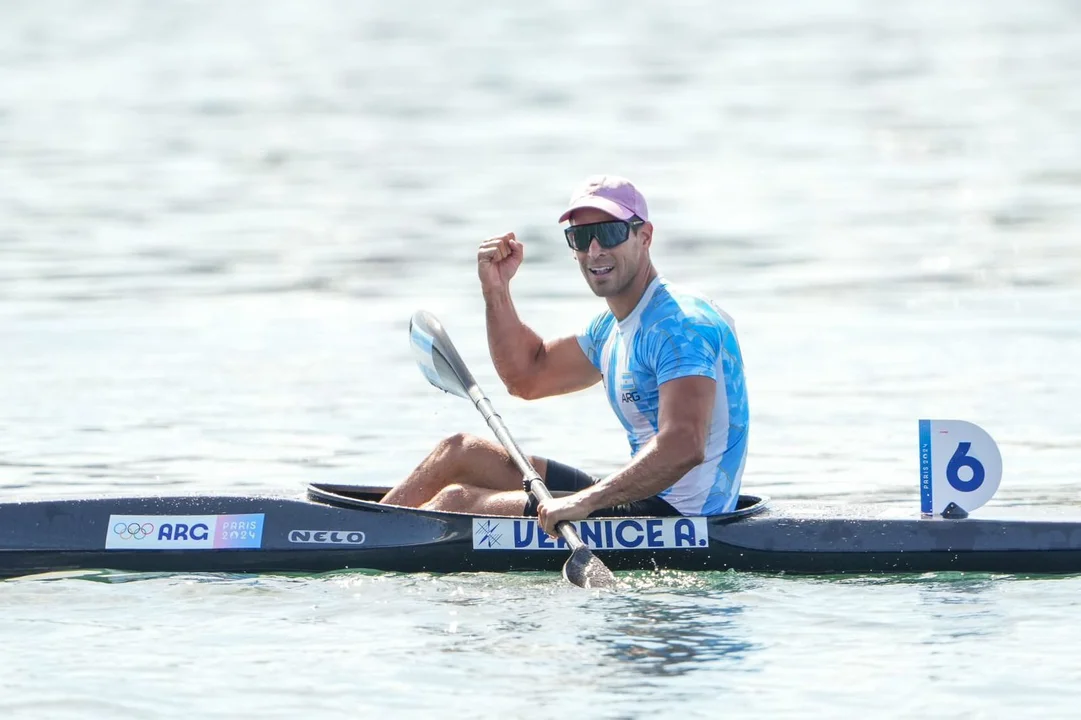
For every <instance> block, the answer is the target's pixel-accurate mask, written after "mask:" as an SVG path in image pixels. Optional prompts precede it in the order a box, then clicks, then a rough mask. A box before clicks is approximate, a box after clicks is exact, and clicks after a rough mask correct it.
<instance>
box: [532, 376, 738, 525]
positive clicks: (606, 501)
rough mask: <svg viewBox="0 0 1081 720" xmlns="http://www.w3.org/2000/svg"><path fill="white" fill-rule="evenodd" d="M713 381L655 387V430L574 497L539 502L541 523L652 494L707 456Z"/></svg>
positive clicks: (689, 380) (692, 378)
mask: <svg viewBox="0 0 1081 720" xmlns="http://www.w3.org/2000/svg"><path fill="white" fill-rule="evenodd" d="M716 391H717V381H716V380H714V379H713V378H710V377H706V376H704V375H688V376H684V377H677V378H675V379H673V380H669V381H668V382H666V383H664V384H663V385H661V386H660V387H659V388H658V394H659V404H658V414H657V434H656V436H654V438H653V439H652V440H650V441H649V442H648V443H646V444H645V445H644V446H643V447H642V448H641V449H640V450H639V451H638V454H637V455H635V456H634V459H633V460H631V462H630V463H629V464H628V465H626V466H625V467H624V468H623V469H621V470H619V471H618V472H616V473H614V474H612V475H609V476H608V477H607V478H605V479H604V480H601V481H600V482H598V483H596V484H594V485H592V486H590V487H588V488H586V489H584V490H581V491H579V492H577V493H575V494H574V495H569V496H566V497H561V498H555V499H554V500H552V501H547V502H545V503H542V504H541V506H540V508H539V512H538V516H539V519H540V522H541V527H543V528H544V529H545V530H546V531H548V532H552V531H554V529H555V524H556V523H557V522H559V521H560V520H581V519H582V518H585V517H587V516H588V515H589V514H590V513H591V512H593V511H594V510H599V509H600V508H606V507H612V506H613V505H621V504H623V503H628V502H634V501H635V500H643V499H645V498H648V497H652V496H654V495H656V494H657V493H659V492H662V491H663V490H667V489H668V488H670V487H671V486H672V485H674V484H675V482H676V481H677V480H679V479H680V478H681V477H683V476H684V475H686V474H687V473H688V472H689V471H690V470H691V469H693V468H694V467H695V466H697V465H699V464H701V463H702V461H703V460H704V459H705V452H706V441H707V439H708V438H709V430H710V423H711V420H712V416H713V404H714V402H715V400H716Z"/></svg>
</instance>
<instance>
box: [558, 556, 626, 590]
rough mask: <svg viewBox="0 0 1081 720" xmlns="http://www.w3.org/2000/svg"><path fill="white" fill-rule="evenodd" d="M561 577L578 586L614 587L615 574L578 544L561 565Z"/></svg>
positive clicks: (605, 588)
mask: <svg viewBox="0 0 1081 720" xmlns="http://www.w3.org/2000/svg"><path fill="white" fill-rule="evenodd" d="M563 577H564V578H566V580H567V582H570V583H574V584H575V585H577V586H578V587H580V588H599V589H601V590H615V588H616V576H615V575H613V574H612V571H611V570H609V569H608V567H607V566H606V565H605V564H604V563H602V562H601V561H600V560H599V559H597V556H596V555H594V554H593V552H592V551H591V550H590V549H589V548H587V547H586V546H585V545H581V546H579V547H578V548H577V549H575V550H574V552H572V553H571V556H570V557H569V558H567V562H566V564H565V565H563Z"/></svg>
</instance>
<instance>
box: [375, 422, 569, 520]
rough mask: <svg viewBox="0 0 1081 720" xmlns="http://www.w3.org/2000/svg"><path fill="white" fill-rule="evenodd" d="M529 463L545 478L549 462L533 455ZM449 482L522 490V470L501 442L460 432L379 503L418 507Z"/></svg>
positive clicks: (494, 488)
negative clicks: (499, 443)
mask: <svg viewBox="0 0 1081 720" xmlns="http://www.w3.org/2000/svg"><path fill="white" fill-rule="evenodd" d="M530 462H532V463H533V467H534V468H536V470H537V472H538V473H539V474H540V476H541V477H545V472H546V471H547V469H548V464H547V462H546V461H545V460H544V458H538V457H533V458H530ZM449 485H468V486H471V487H473V488H478V489H486V490H498V491H510V490H521V488H522V473H521V471H520V470H518V466H516V465H515V464H514V461H513V460H511V459H510V456H509V455H508V454H507V451H506V450H504V449H503V447H502V446H501V445H497V444H495V443H493V442H490V441H488V440H484V439H482V438H478V437H475V436H473V435H466V434H464V433H459V434H457V435H452V436H451V437H449V438H446V439H444V440H441V441H440V442H439V444H438V445H436V446H435V449H434V450H432V452H431V453H430V454H429V455H428V457H426V458H424V460H422V461H421V463H420V465H418V466H417V467H416V469H414V470H413V472H412V473H410V474H409V477H407V478H406V479H405V480H402V481H401V482H400V483H398V484H397V485H396V486H394V487H393V488H392V489H391V491H390V492H388V493H387V494H386V496H384V498H383V500H382V502H384V503H387V504H389V505H404V506H406V507H420V506H421V505H423V504H425V503H426V502H428V501H430V500H432V499H433V498H434V497H435V495H436V494H437V493H439V492H440V491H441V490H443V489H444V488H446V487H447V486H449ZM523 497H524V493H523ZM523 502H524V501H523ZM519 514H521V509H520V508H519Z"/></svg>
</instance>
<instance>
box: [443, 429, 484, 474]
mask: <svg viewBox="0 0 1081 720" xmlns="http://www.w3.org/2000/svg"><path fill="white" fill-rule="evenodd" d="M488 445H489V443H487V442H486V441H484V440H482V439H481V438H479V437H477V436H476V435H470V434H468V433H455V434H454V435H451V436H450V437H446V438H443V439H442V440H440V441H439V444H438V445H436V446H435V450H434V451H433V452H432V455H434V456H435V458H436V459H437V462H438V464H439V466H440V467H441V468H442V469H444V470H446V471H449V473H450V474H452V475H459V474H461V473H463V472H466V471H468V470H469V469H471V467H472V462H471V458H473V457H474V456H475V455H476V454H477V453H479V452H483V451H485V450H486V449H487V447H488Z"/></svg>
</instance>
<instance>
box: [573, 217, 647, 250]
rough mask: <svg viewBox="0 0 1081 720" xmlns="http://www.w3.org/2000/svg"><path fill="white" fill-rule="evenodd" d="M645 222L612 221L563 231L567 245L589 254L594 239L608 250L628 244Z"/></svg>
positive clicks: (578, 226)
mask: <svg viewBox="0 0 1081 720" xmlns="http://www.w3.org/2000/svg"><path fill="white" fill-rule="evenodd" d="M645 222H646V221H645V220H639V219H638V218H633V219H632V220H630V221H627V220H610V221H608V222H599V223H590V224H589V225H571V226H570V227H568V228H565V229H564V230H563V234H564V235H566V236H567V245H569V246H570V248H571V250H577V251H578V252H588V251H589V246H590V244H592V242H593V238H596V239H597V243H599V244H600V246H601V247H602V248H605V249H606V250H607V249H608V248H614V247H615V246H616V245H621V244H623V243H625V242H627V238H629V237H630V236H631V230H638V228H640V227H642V225H644V224H645Z"/></svg>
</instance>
